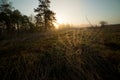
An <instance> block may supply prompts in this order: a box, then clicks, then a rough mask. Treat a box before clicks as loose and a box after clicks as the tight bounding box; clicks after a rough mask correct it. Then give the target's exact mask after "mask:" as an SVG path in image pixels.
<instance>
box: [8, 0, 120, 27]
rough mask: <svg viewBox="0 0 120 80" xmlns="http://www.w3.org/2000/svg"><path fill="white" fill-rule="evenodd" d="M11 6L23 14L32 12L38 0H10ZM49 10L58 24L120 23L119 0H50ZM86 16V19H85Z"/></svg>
mask: <svg viewBox="0 0 120 80" xmlns="http://www.w3.org/2000/svg"><path fill="white" fill-rule="evenodd" d="M10 1H12V5H13V7H15V9H19V10H20V11H21V12H22V13H23V14H25V15H28V16H29V15H31V14H35V13H34V8H37V6H38V0H10ZM50 5H51V8H50V9H51V10H52V11H54V12H55V13H56V19H57V22H58V23H59V24H62V23H64V24H74V25H85V24H88V21H87V19H88V20H89V21H90V22H91V23H92V24H94V25H97V24H99V22H100V21H106V22H108V23H109V24H116V23H120V0H51V4H50ZM86 18H87V19H86Z"/></svg>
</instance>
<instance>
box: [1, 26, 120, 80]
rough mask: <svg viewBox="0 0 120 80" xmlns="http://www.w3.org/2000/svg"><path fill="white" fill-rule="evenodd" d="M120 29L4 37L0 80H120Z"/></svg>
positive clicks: (87, 29) (95, 29) (107, 28)
mask: <svg viewBox="0 0 120 80" xmlns="http://www.w3.org/2000/svg"><path fill="white" fill-rule="evenodd" d="M119 35H120V27H115V28H114V27H105V28H80V29H68V30H67V29H66V30H61V31H55V32H48V33H45V34H43V33H31V34H25V35H22V36H21V35H19V36H15V37H12V38H11V37H4V38H2V39H1V41H0V80H119V79H120V77H119V76H120V36H119Z"/></svg>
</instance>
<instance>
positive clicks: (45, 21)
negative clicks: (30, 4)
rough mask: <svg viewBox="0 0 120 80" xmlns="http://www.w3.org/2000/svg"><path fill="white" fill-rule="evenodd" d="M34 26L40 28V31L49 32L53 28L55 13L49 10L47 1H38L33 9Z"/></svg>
mask: <svg viewBox="0 0 120 80" xmlns="http://www.w3.org/2000/svg"><path fill="white" fill-rule="evenodd" d="M35 12H36V13H37V15H36V17H35V18H36V26H37V27H40V29H41V30H42V31H47V30H50V29H51V28H53V27H54V25H53V23H54V21H55V20H56V19H55V13H54V12H53V11H51V10H50V1H49V0H39V5H38V7H37V8H36V9H35Z"/></svg>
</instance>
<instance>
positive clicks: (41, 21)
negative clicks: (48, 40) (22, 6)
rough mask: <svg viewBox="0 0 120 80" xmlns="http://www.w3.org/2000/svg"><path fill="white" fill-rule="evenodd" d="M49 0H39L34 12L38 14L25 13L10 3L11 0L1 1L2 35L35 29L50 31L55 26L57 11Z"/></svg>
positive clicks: (0, 26) (0, 31) (0, 24)
mask: <svg viewBox="0 0 120 80" xmlns="http://www.w3.org/2000/svg"><path fill="white" fill-rule="evenodd" d="M49 8H50V1H49V0H39V5H38V7H37V8H36V9H34V12H36V13H37V14H36V16H29V17H28V16H26V15H23V14H22V13H21V12H20V11H19V10H18V9H15V8H14V7H12V5H11V4H10V2H9V0H2V1H1V2H0V35H1V34H12V33H22V32H34V31H42V32H43V31H44V32H45V31H48V30H51V29H53V28H54V24H53V23H54V22H55V20H56V19H55V17H54V15H55V13H54V12H52V11H51V10H50V9H49Z"/></svg>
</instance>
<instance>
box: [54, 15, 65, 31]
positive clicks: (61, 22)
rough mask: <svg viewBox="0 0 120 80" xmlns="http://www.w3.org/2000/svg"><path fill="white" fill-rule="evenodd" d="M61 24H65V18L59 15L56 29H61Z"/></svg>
mask: <svg viewBox="0 0 120 80" xmlns="http://www.w3.org/2000/svg"><path fill="white" fill-rule="evenodd" d="M61 24H64V20H63V19H62V18H60V17H57V21H56V22H55V23H54V25H55V28H56V29H59V26H60V25H61Z"/></svg>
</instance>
